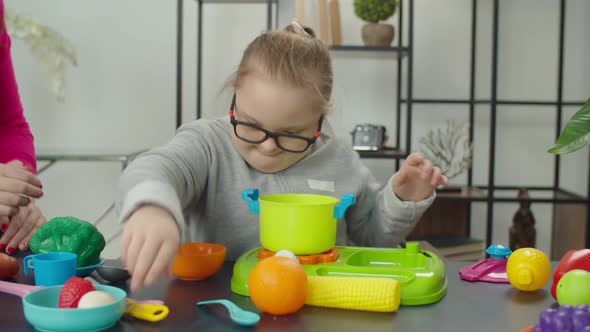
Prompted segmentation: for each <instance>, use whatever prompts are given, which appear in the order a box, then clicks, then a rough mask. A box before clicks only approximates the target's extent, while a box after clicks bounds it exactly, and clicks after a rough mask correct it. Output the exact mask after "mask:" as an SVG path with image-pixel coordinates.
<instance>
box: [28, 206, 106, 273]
mask: <svg viewBox="0 0 590 332" xmlns="http://www.w3.org/2000/svg"><path fill="white" fill-rule="evenodd" d="M104 246H105V240H104V236H103V235H102V234H101V233H100V232H99V231H98V229H97V228H96V227H95V226H94V225H92V224H91V223H89V222H87V221H83V220H80V219H78V218H74V217H56V218H53V219H51V220H50V221H48V222H47V223H45V224H44V225H42V226H41V227H39V229H38V230H37V231H36V232H35V234H33V236H32V237H31V243H30V244H29V247H30V248H31V251H32V252H33V253H35V254H38V253H45V252H71V253H74V254H77V255H78V267H84V266H89V265H94V264H97V263H98V262H99V260H100V253H101V252H102V250H103V249H104Z"/></svg>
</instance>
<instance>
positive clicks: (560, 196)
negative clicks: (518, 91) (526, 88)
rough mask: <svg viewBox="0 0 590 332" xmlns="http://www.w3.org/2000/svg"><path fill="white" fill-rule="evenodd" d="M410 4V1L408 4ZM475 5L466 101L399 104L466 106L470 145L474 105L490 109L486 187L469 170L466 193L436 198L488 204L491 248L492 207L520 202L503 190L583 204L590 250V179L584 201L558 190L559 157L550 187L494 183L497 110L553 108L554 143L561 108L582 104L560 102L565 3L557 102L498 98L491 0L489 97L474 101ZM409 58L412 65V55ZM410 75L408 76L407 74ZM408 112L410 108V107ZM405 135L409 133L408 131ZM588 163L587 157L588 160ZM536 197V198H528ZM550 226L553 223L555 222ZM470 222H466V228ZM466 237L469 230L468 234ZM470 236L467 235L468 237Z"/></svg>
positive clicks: (554, 201)
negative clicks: (476, 183)
mask: <svg viewBox="0 0 590 332" xmlns="http://www.w3.org/2000/svg"><path fill="white" fill-rule="evenodd" d="M409 1H412V0H409ZM477 3H478V0H472V11H471V12H472V18H471V49H470V55H471V62H470V86H469V99H421V98H416V99H413V98H412V97H411V93H409V96H408V97H407V98H405V99H403V100H401V102H402V103H407V104H408V105H412V104H461V105H468V106H469V141H470V142H472V141H473V137H474V129H473V128H474V113H475V105H489V106H490V120H489V123H490V150H489V157H488V158H489V159H488V184H487V186H474V185H473V172H472V169H470V170H469V172H468V175H467V177H468V179H467V182H468V183H467V186H468V188H467V191H466V192H463V193H452V192H450V193H444V192H443V193H439V195H438V196H437V198H438V199H440V200H461V201H466V202H485V203H487V215H486V245H487V246H489V245H490V244H492V236H493V233H492V226H493V211H494V204H495V203H506V202H512V203H514V202H519V201H520V199H518V198H516V197H505V196H504V197H503V196H502V195H501V192H502V191H506V190H517V189H519V188H520V187H526V188H527V189H529V191H531V192H535V191H538V192H545V193H548V194H549V196H551V197H538V198H535V197H531V198H530V199H529V200H530V201H531V202H537V203H552V204H583V205H585V207H586V239H585V246H586V247H587V248H588V247H590V199H589V197H590V176H589V177H588V181H589V185H588V195H587V196H586V197H583V196H581V195H578V194H575V193H572V192H570V191H568V190H565V189H563V188H561V187H560V177H559V171H560V156H555V157H554V174H553V176H554V181H553V182H554V184H553V186H550V187H549V186H545V187H543V186H534V185H531V186H520V187H513V186H498V185H496V179H495V165H496V129H497V121H496V117H497V114H498V106H523V107H526V106H547V107H554V108H555V118H556V121H555V139H557V137H559V134H560V132H561V127H562V118H563V107H564V106H582V105H583V104H584V101H564V100H563V67H564V40H565V19H566V15H565V13H566V1H565V0H560V3H559V40H558V63H557V72H558V75H557V76H558V81H557V82H556V83H557V84H556V85H557V100H502V99H499V98H498V94H497V87H498V40H499V38H500V36H499V34H498V28H499V23H498V21H499V5H500V2H499V0H493V13H492V54H491V59H492V61H491V62H492V71H491V72H492V75H491V95H490V99H475V85H476V81H477V80H476V72H475V70H476V60H477V59H476V50H477V40H476V33H477V31H476V30H477ZM410 38H412V32H411V31H410ZM408 58H409V59H410V61H411V53H410V54H409V56H408ZM410 74H411V72H410ZM411 84H412V80H411V78H410V80H409V86H408V89H409V90H411ZM409 110H411V106H409ZM407 125H408V129H410V128H411V125H412V114H411V112H409V113H408V124H407ZM408 132H410V131H409V130H408ZM410 137H411V136H410V135H409V134H408V140H407V143H408V144H407V146H406V149H407V151H411V139H410ZM589 156H590V155H589ZM589 159H590V157H589ZM531 196H535V195H531ZM470 208H471V207H470V205H469V210H468V216H469V217H468V218H469V219H471V218H470ZM553 222H556V221H555V220H554V221H553ZM469 223H470V220H468V223H467V224H468V225H469ZM467 232H468V233H469V230H467ZM467 235H469V234H467Z"/></svg>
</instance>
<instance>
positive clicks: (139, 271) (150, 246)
mask: <svg viewBox="0 0 590 332" xmlns="http://www.w3.org/2000/svg"><path fill="white" fill-rule="evenodd" d="M161 246H162V243H161V242H159V241H157V242H156V241H152V240H150V239H148V240H147V241H146V242H145V243H144V244H143V246H142V247H141V251H140V253H141V254H140V255H139V257H138V258H137V262H136V263H135V266H134V268H133V280H132V281H131V291H132V292H135V291H137V290H138V289H139V288H140V287H141V286H143V284H144V283H145V282H144V280H145V278H146V275H147V273H148V271H149V270H150V268H151V267H152V265H153V264H154V263H155V260H156V258H157V256H158V252H159V251H160V248H161Z"/></svg>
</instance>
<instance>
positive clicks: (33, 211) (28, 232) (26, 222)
mask: <svg viewBox="0 0 590 332" xmlns="http://www.w3.org/2000/svg"><path fill="white" fill-rule="evenodd" d="M46 222H47V219H46V218H45V216H43V213H41V210H40V209H39V207H37V206H36V205H35V203H34V202H33V201H31V202H30V203H29V205H27V206H21V207H19V208H18V212H17V213H16V215H14V216H12V217H10V218H8V217H6V216H0V228H1V229H2V231H3V232H4V234H3V235H2V237H0V251H1V250H4V249H5V248H6V252H7V253H8V254H9V255H12V254H13V253H14V251H15V250H16V248H18V249H20V250H21V251H22V250H27V248H29V241H30V240H31V237H32V236H33V234H34V233H35V232H36V231H37V229H39V227H41V225H43V224H44V223H46Z"/></svg>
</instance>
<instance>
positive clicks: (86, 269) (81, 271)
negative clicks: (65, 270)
mask: <svg viewBox="0 0 590 332" xmlns="http://www.w3.org/2000/svg"><path fill="white" fill-rule="evenodd" d="M103 264H104V261H103V260H102V259H101V260H100V261H99V262H98V263H96V264H94V265H88V266H82V267H78V268H76V276H77V277H80V278H84V277H88V276H89V275H90V273H92V272H93V271H94V270H96V268H97V267H99V266H101V265H103Z"/></svg>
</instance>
